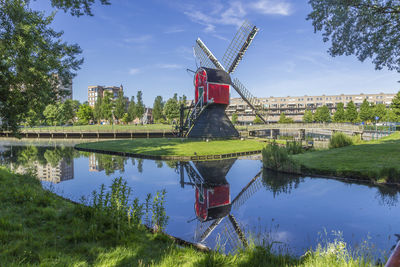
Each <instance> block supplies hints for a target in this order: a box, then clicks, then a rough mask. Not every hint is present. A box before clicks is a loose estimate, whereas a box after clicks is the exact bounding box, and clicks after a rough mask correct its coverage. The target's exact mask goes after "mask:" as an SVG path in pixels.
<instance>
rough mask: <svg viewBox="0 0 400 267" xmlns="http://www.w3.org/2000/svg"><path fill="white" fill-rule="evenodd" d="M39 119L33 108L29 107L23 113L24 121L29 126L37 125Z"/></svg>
mask: <svg viewBox="0 0 400 267" xmlns="http://www.w3.org/2000/svg"><path fill="white" fill-rule="evenodd" d="M39 121H40V115H39V114H38V113H37V112H36V111H34V110H33V109H30V110H29V111H28V113H27V114H26V115H25V123H26V124H27V125H28V126H30V127H33V126H36V125H38V124H39Z"/></svg>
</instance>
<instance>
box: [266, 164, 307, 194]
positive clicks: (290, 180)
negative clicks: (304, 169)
mask: <svg viewBox="0 0 400 267" xmlns="http://www.w3.org/2000/svg"><path fill="white" fill-rule="evenodd" d="M262 178H263V179H262V183H263V185H264V186H265V187H266V188H267V189H268V190H270V191H271V192H272V193H273V194H274V197H276V196H277V195H279V194H282V193H285V194H290V193H291V192H292V190H293V189H296V188H298V186H299V184H300V183H301V182H304V178H302V177H300V176H299V175H294V174H287V173H281V172H275V171H271V170H267V169H263V174H262Z"/></svg>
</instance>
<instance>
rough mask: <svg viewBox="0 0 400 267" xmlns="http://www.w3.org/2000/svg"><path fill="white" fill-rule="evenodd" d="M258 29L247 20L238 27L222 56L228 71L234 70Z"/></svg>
mask: <svg viewBox="0 0 400 267" xmlns="http://www.w3.org/2000/svg"><path fill="white" fill-rule="evenodd" d="M258 30H259V29H258V28H257V27H256V26H254V25H252V24H250V23H249V22H248V21H247V20H246V21H245V22H244V23H243V25H242V26H241V27H240V28H239V30H238V31H237V33H236V35H235V36H234V37H233V39H232V41H231V43H230V44H229V46H228V49H227V50H226V52H225V54H224V56H223V57H222V64H223V65H224V66H225V69H226V71H227V72H228V73H232V72H234V71H235V69H236V67H237V65H238V64H239V62H240V61H241V60H242V58H243V56H244V53H246V50H247V48H248V47H249V46H250V44H251V42H252V41H253V39H254V37H255V36H256V34H257V32H258Z"/></svg>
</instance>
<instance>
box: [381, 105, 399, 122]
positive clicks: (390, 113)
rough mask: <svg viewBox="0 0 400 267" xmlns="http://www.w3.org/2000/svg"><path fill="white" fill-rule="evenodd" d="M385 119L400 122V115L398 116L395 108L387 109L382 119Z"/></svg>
mask: <svg viewBox="0 0 400 267" xmlns="http://www.w3.org/2000/svg"><path fill="white" fill-rule="evenodd" d="M382 120H383V121H388V122H399V121H400V117H399V116H396V114H395V113H394V111H393V109H391V108H390V109H386V114H385V116H384V117H383V119H382Z"/></svg>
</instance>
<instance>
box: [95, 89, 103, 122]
mask: <svg viewBox="0 0 400 267" xmlns="http://www.w3.org/2000/svg"><path fill="white" fill-rule="evenodd" d="M102 107H103V98H102V97H101V96H100V95H98V96H97V100H96V103H95V104H94V110H93V118H94V119H95V120H96V122H97V123H98V124H100V121H101V119H102V118H103V110H102Z"/></svg>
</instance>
